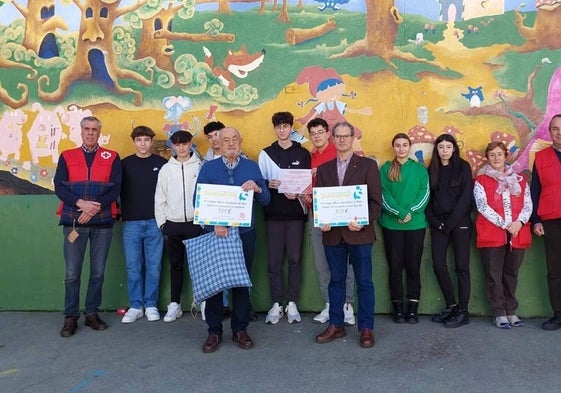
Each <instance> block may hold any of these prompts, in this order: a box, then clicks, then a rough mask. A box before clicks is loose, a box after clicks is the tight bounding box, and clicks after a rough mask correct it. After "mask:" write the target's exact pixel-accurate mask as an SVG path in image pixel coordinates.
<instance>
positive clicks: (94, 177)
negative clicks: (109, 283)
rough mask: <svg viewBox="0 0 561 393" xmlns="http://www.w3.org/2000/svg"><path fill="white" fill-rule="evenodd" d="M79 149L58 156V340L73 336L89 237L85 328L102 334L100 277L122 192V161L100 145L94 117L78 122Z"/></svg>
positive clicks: (99, 133) (101, 278) (103, 327)
mask: <svg viewBox="0 0 561 393" xmlns="http://www.w3.org/2000/svg"><path fill="white" fill-rule="evenodd" d="M80 126H81V136H82V146H80V147H78V148H75V149H70V150H65V151H63V152H62V154H61V156H60V158H59V161H58V165H57V169H56V173H55V177H54V186H55V194H56V195H57V197H58V198H59V199H60V200H61V203H60V206H59V209H58V211H57V214H59V215H60V225H62V226H63V230H62V231H63V234H64V246H63V251H64V259H65V261H66V278H65V280H64V285H65V299H64V317H65V319H64V325H63V327H62V329H61V331H60V335H61V336H62V337H70V336H72V335H74V333H76V329H77V328H78V323H77V322H78V318H79V316H80V312H79V305H80V276H81V273H82V264H83V263H84V254H85V252H86V246H87V243H88V239H89V241H90V277H89V282H88V292H87V295H86V303H85V309H84V314H85V317H86V322H85V325H86V326H89V327H91V328H92V329H93V330H105V329H107V324H106V323H105V322H104V321H103V320H102V319H101V318H100V317H99V315H98V313H97V312H98V307H99V306H100V304H101V290H102V287H103V278H104V277H103V275H104V271H105V264H106V262H107V255H108V253H109V247H110V246H111V239H112V238H113V222H114V220H115V216H116V215H117V204H116V200H117V198H118V196H119V193H120V191H121V177H122V170H121V160H120V158H119V155H118V154H117V152H115V151H112V150H108V149H104V148H102V147H100V146H99V144H98V139H99V136H100V135H101V121H99V120H98V119H97V118H95V117H93V116H88V117H84V118H83V119H82V121H81V122H80Z"/></svg>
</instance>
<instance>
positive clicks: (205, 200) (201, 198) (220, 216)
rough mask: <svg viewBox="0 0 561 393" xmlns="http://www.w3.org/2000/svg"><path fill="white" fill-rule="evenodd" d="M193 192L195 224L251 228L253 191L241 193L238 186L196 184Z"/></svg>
mask: <svg viewBox="0 0 561 393" xmlns="http://www.w3.org/2000/svg"><path fill="white" fill-rule="evenodd" d="M195 192H196V194H195V218H194V219H193V222H194V223H195V224H199V225H221V226H228V227H249V226H251V213H252V207H253V190H250V191H243V190H242V188H241V187H239V186H225V185H217V184H198V185H197V190H196V191H195Z"/></svg>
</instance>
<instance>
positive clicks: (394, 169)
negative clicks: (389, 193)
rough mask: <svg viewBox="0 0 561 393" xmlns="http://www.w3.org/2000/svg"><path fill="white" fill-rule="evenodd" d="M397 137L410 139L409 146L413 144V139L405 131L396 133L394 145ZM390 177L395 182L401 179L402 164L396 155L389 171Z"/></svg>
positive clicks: (393, 140)
mask: <svg viewBox="0 0 561 393" xmlns="http://www.w3.org/2000/svg"><path fill="white" fill-rule="evenodd" d="M397 139H407V140H408V141H409V146H411V139H410V138H409V135H407V134H404V133H403V132H400V133H397V134H395V135H394V137H393V139H392V146H393V144H394V142H395V141H396V140H397ZM388 179H389V180H390V181H395V182H399V181H401V164H400V163H399V161H397V157H395V158H394V159H393V160H392V162H391V165H390V170H389V171H388Z"/></svg>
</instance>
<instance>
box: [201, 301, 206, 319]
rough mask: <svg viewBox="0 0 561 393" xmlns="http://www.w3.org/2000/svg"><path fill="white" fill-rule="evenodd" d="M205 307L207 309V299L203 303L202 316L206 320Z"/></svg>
mask: <svg viewBox="0 0 561 393" xmlns="http://www.w3.org/2000/svg"><path fill="white" fill-rule="evenodd" d="M205 309H206V301H204V302H202V303H201V318H202V320H203V321H206V315H205Z"/></svg>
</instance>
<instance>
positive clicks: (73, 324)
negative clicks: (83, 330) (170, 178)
mask: <svg viewBox="0 0 561 393" xmlns="http://www.w3.org/2000/svg"><path fill="white" fill-rule="evenodd" d="M76 329H78V318H76V317H67V318H64V325H63V326H62V329H60V336H61V337H70V336H73V335H74V333H76Z"/></svg>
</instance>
